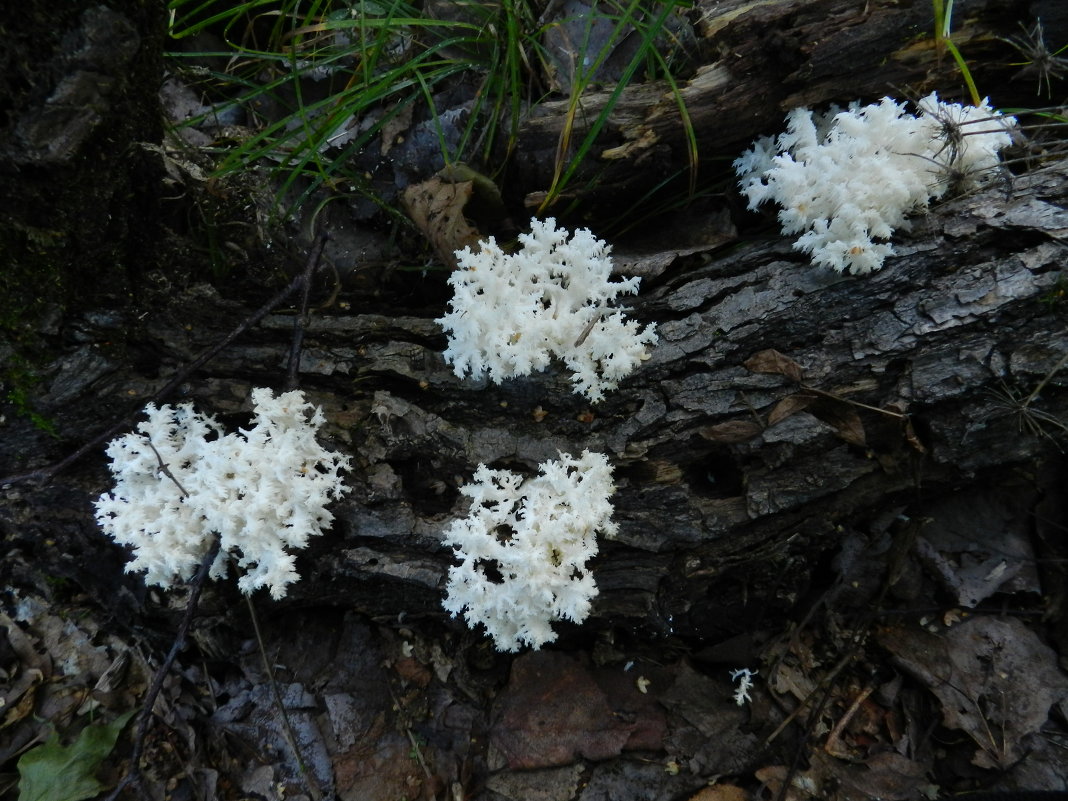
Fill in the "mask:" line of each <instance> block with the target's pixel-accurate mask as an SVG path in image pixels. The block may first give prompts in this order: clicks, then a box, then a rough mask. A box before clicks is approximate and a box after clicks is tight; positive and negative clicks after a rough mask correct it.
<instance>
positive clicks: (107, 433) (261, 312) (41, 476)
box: [0, 240, 318, 487]
mask: <svg viewBox="0 0 1068 801" xmlns="http://www.w3.org/2000/svg"><path fill="white" fill-rule="evenodd" d="M316 241H318V240H316ZM305 281H306V277H305V272H304V271H302V272H301V273H300V275H298V276H296V277H295V278H294V279H293V280H292V281H290V282H289V285H288V286H287V287H285V288H284V289H282V290H281V291H280V292H278V293H277V294H276V295H275V296H274V297H272V298H271V299H270V300H269V301H267V302H266V303H265V304H263V306H261V307H260V308H259V309H257V310H256V311H255V312H253V314H252V316H250V317H248V318H247V319H245V320H244V321H243V322H242V323H241V324H240V325H238V326H237V327H236V328H234V330H233V331H231V332H230V333H229V334H227V335H226V336H225V337H224V338H223V339H221V340H220V341H219V342H216V343H215V344H214V345H212V346H210V347H209V348H207V349H206V350H205V351H203V352H202V353H201V354H200V355H199V356H198V357H197V358H196V359H194V360H193V361H192V362H190V363H189V364H188V365H187V366H186V367H184V368H183V369H181V370H179V371H178V372H177V373H175V375H174V377H173V378H171V380H170V381H168V382H167V383H166V384H164V385H163V387H162V389H160V390H158V391H157V392H156V393H155V394H154V395H153V396H152V397H151V398H149V399H148V401H147V402H146V403H158V402H159V401H160V400H162V399H163V398H165V397H167V396H168V395H170V394H171V393H172V392H174V390H175V389H176V388H177V387H178V386H179V385H180V384H181V383H182V382H183V381H185V380H186V378H188V377H189V375H190V374H191V373H193V372H194V371H196V370H199V369H200V368H201V367H203V366H204V365H205V364H207V363H208V362H209V361H211V359H213V358H214V357H215V356H216V355H217V354H218V353H219V351H221V350H223V349H224V348H226V347H227V346H228V345H230V343H232V342H233V341H234V340H235V339H237V338H238V337H239V336H241V335H242V334H243V333H245V332H246V331H247V330H248V329H250V328H251V327H252V326H254V325H255V324H256V323H258V322H259V321H260V320H262V319H263V318H264V317H266V316H267V315H268V314H270V313H271V312H272V311H274V310H275V309H276V308H277V307H278V306H280V305H281V304H282V302H283V301H284V300H285V299H286V298H288V297H289V296H290V295H292V294H293V293H294V292H295V291H296V290H297V289H299V288H300V287H301V286H302V285H303V284H304V283H305ZM144 406H145V403H142V404H139V405H138V407H137V409H136V410H133V411H131V412H130V413H129V414H127V415H126V416H124V417H123V418H121V419H120V420H118V421H117V422H115V423H113V424H112V425H110V426H108V427H107V429H105V430H104V431H103V432H102V433H100V434H98V435H97V436H95V437H93V438H92V439H91V440H89V442H86V443H85V444H84V445H82V446H81V447H80V448H78V449H77V450H76V451H74V452H73V453H71V454H69V455H68V456H65V457H64V458H63V459H61V460H60V461H58V462H54V463H53V464H51V465H49V466H48V467H42V468H41V469H40V470H34V471H33V472H30V473H22V474H20V475H14V476H4V477H2V478H0V487H2V486H6V485H9V484H16V483H20V482H23V481H48V480H50V479H52V478H53V477H55V476H56V474H58V473H60V472H62V471H63V470H65V469H67V468H68V467H70V466H71V465H72V464H74V462H76V461H78V460H79V459H81V458H82V457H83V456H85V454H87V453H89V452H90V451H93V450H96V449H97V448H98V447H100V445H101V444H102V443H104V442H106V441H108V440H109V439H111V438H112V437H114V436H115V435H116V434H117V433H119V432H120V431H123V430H125V429H128V428H129V427H130V425H131V424H132V423H133V420H134V418H135V417H136V416H137V415H138V414H139V413H140V411H141V409H142V408H143V407H144Z"/></svg>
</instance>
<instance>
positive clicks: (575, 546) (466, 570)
mask: <svg viewBox="0 0 1068 801" xmlns="http://www.w3.org/2000/svg"><path fill="white" fill-rule="evenodd" d="M614 491H615V487H614V485H613V484H612V468H611V466H610V465H609V464H608V459H607V457H605V456H604V455H603V454H600V453H590V452H589V451H583V453H582V456H581V457H579V458H577V459H575V458H573V457H572V456H570V455H568V454H566V453H561V454H560V458H559V460H550V461H547V462H545V463H544V464H542V465H540V466H539V474H538V475H537V476H536V477H534V478H530V479H527V480H525V481H524V479H523V477H522V476H521V475H519V474H518V473H513V472H511V471H509V470H491V469H489V468H488V467H486V466H485V465H479V467H478V470H476V471H475V475H474V481H473V482H472V483H471V484H466V485H464V486H463V487H461V488H460V492H461V493H463V494H464V495H466V496H467V497H468V498H470V499H471V510H470V512H469V513H468V516H467V517H465V518H463V519H460V520H455V521H453V522H452V524H451V525H450V526H449V527H448V528H447V529H446V530H445V544H446V545H451V546H453V547H454V548H456V551H457V554H456V555H457V557H458V558H459V559H460V563H459V564H458V565H454V566H453V567H451V568H450V569H449V579H448V585H447V591H448V594H447V596H446V598H445V600H444V602H443V605H444V607H445V609H446V610H448V611H449V612H451V613H452V614H453V616H454V617H455V616H456V615H457V614H460V613H463V616H464V619H465V620H466V621H467V623H468V625H470V626H472V627H474V626H475V625H477V624H478V623H481V624H482V625H484V626H485V627H486V631H487V633H488V634H489V635H490V636H491V637H492V638H493V642H494V644H495V645H496V646H497V649H498V650H500V651H518V650H519V648H520V647H521V645H522V644H523V643H526V644H527V645H529V646H531V647H532V648H540V647H541V646H542V645H544V644H545V643H547V642H552V641H553V640H555V639H556V633H555V632H554V631H553V630H552V627H551V625H550V624H551V622H552V621H554V620H560V619H567V620H572V621H574V622H576V623H581V622H582V621H583V620H585V619H586V617H587V615H589V613H590V601H591V600H592V599H593V598H594V597H595V596H596V595H597V584H596V582H595V581H594V579H593V575H592V574H591V573H590V572H589V571H587V569H586V562H587V560H589V559H590V558H592V557H593V556H594V555H595V554H596V553H597V533H598V532H600V533H602V534H604V535H606V536H611V535H613V534H615V532H616V525H615V523H613V522H612V504H611V503H610V502H609V500H608V499H609V496H610V495H611V494H612V493H613V492H614Z"/></svg>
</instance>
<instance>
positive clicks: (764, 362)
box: [743, 348, 804, 383]
mask: <svg viewBox="0 0 1068 801" xmlns="http://www.w3.org/2000/svg"><path fill="white" fill-rule="evenodd" d="M743 366H744V367H745V369H746V370H749V371H750V372H752V373H771V374H777V375H783V376H786V377H787V378H789V379H790V380H791V381H795V382H797V383H801V379H802V378H803V377H804V370H803V369H802V368H801V365H800V364H798V363H797V362H795V361H794V360H793V359H791V358H790V357H789V356H787V355H785V354H783V353H779V351H777V350H775V349H774V348H768V349H767V350H762V351H759V352H758V353H754V354H753V355H752V356H750V357H749V358H748V359H746V360H745V362H744V363H743Z"/></svg>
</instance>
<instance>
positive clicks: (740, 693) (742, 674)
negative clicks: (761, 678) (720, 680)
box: [728, 668, 760, 706]
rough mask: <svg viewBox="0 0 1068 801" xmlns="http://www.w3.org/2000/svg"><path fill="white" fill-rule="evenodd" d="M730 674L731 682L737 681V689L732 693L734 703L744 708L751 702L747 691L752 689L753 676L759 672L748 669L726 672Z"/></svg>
mask: <svg viewBox="0 0 1068 801" xmlns="http://www.w3.org/2000/svg"><path fill="white" fill-rule="evenodd" d="M728 672H729V673H730V674H731V681H739V679H740V680H741V681H740V682H739V684H738V688H737V689H736V690H735V691H734V703H736V704H738V706H744V705H745V704H747V703H749V702H751V701H752V700H753V699H752V698H750V697H749V691H750V690H751V689H753V676H755V675H756V674H757V673H759V672H760V671H759V670H750V669H749V668H739V669H738V670H731V671H728Z"/></svg>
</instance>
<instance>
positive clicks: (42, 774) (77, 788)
mask: <svg viewBox="0 0 1068 801" xmlns="http://www.w3.org/2000/svg"><path fill="white" fill-rule="evenodd" d="M135 711H136V710H133V709H131V710H130V711H129V712H127V713H126V714H124V715H120V716H119V717H117V718H116V719H115V720H114V721H112V722H111V723H109V724H108V725H106V726H103V725H97V726H86V727H85V728H84V729H82V733H81V734H79V735H78V739H77V740H75V741H74V742H73V743H71V744H70V745H60V743H59V735H58V734H56V733H55V732H53V733H52V736H51V737H49V738H48V742H46V743H45V744H44V745H39V746H37V747H36V748H31V749H30V750H29V751H27V752H26V753H25V754H23V755H22V757H21V758H20V759H19V764H18V768H19V777H20V778H19V801H83V800H84V799H86V798H92V797H93V796H95V795H97V794H99V793H100V791H101V790H103V789H104V787H103V785H102V784H101V783H100V782H98V781H97V779H96V776H95V775H94V774H95V773H96V771H97V768H99V767H100V763H101V762H103V761H104V760H105V759H106V758H107V756H108V755H109V754H110V753H111V750H112V749H113V748H114V747H115V741H116V740H118V739H119V734H121V733H122V729H123V727H124V726H125V725H126V722H127V721H128V720H129V719H130V717H131V716H132V715H133V713H134V712H135Z"/></svg>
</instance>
